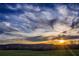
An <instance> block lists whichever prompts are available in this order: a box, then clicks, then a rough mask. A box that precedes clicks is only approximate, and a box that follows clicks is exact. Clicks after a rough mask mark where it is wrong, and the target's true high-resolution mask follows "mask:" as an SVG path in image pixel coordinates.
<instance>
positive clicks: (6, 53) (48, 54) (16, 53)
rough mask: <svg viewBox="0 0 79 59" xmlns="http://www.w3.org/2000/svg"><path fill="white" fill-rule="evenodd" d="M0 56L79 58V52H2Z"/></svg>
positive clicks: (0, 51)
mask: <svg viewBox="0 0 79 59" xmlns="http://www.w3.org/2000/svg"><path fill="white" fill-rule="evenodd" d="M0 56H79V50H72V52H71V51H69V50H51V51H50V50H49V51H31V50H0Z"/></svg>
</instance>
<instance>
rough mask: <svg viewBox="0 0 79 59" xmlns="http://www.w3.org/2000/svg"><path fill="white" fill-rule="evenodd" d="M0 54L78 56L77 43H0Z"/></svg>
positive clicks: (78, 46) (78, 48)
mask: <svg viewBox="0 0 79 59" xmlns="http://www.w3.org/2000/svg"><path fill="white" fill-rule="evenodd" d="M0 56H79V45H68V46H67V45H66V46H65V45H58V46H54V45H46V44H35V45H33V44H30V45H24V44H10V45H9V44H8V45H0Z"/></svg>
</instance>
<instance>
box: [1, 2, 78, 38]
mask: <svg viewBox="0 0 79 59" xmlns="http://www.w3.org/2000/svg"><path fill="white" fill-rule="evenodd" d="M78 16H79V4H71V3H69V4H64V3H63V4H61V3H60V4H56V3H29V4H27V3H0V39H2V38H6V37H8V38H13V37H15V38H16V37H17V36H19V37H20V36H21V35H22V36H40V35H41V36H50V35H59V34H61V33H62V32H64V31H67V33H66V34H69V35H72V34H74V35H77V34H79V17H78Z"/></svg>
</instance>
